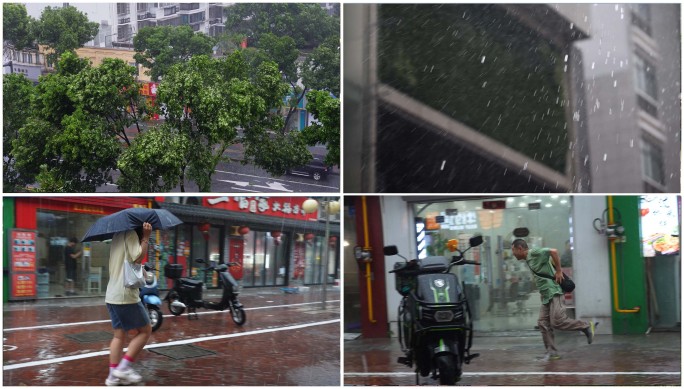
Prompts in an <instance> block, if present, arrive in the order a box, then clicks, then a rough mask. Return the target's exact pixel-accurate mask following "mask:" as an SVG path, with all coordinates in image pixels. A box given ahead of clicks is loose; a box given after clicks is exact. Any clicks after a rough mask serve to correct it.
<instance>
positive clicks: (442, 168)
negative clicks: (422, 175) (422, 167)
mask: <svg viewBox="0 0 684 389" xmlns="http://www.w3.org/2000/svg"><path fill="white" fill-rule="evenodd" d="M445 164H446V159H445V160H444V161H442V167H441V168H440V169H439V170H444V165H445Z"/></svg>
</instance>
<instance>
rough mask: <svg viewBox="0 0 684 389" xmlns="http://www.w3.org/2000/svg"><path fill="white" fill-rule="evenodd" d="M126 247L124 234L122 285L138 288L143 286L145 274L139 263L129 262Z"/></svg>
mask: <svg viewBox="0 0 684 389" xmlns="http://www.w3.org/2000/svg"><path fill="white" fill-rule="evenodd" d="M127 257H128V249H127V247H126V237H125V236H124V265H123V272H124V277H123V278H124V287H126V288H129V289H140V288H142V287H143V286H145V274H144V272H143V266H142V264H140V263H135V262H130V261H129V260H128V259H127Z"/></svg>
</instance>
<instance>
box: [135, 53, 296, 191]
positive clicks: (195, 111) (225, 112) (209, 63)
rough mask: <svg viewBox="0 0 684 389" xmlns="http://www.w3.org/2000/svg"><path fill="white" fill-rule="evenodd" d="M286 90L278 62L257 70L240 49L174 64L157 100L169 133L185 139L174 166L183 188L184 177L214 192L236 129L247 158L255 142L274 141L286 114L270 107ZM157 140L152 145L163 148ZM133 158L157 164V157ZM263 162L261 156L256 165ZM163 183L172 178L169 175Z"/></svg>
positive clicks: (266, 63)
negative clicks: (213, 181) (213, 183)
mask: <svg viewBox="0 0 684 389" xmlns="http://www.w3.org/2000/svg"><path fill="white" fill-rule="evenodd" d="M286 88H287V86H286V85H285V84H284V83H283V82H282V79H281V76H280V73H279V71H278V67H277V65H276V64H274V63H272V62H263V63H262V64H260V65H259V67H258V68H257V69H256V71H253V70H252V69H250V65H249V64H248V63H247V62H246V61H245V59H244V55H243V53H242V52H240V51H235V52H233V53H231V54H230V55H229V56H227V57H226V58H223V59H220V60H217V59H211V58H209V57H207V56H195V57H193V58H191V59H190V60H189V61H188V62H187V63H180V64H176V65H174V66H172V67H171V68H170V69H169V71H168V73H167V74H166V75H165V76H164V78H163V80H162V82H161V84H160V86H159V89H158V92H157V100H158V102H159V103H160V105H163V106H164V113H165V114H166V123H167V124H168V126H170V128H172V129H173V132H171V131H170V130H167V131H168V132H169V133H173V134H176V135H175V136H180V137H181V141H179V143H178V148H177V149H176V150H178V151H177V154H178V155H182V157H183V162H182V163H180V164H174V165H173V166H174V169H178V168H180V171H179V172H178V174H179V181H178V182H180V184H181V191H184V190H185V186H184V181H185V180H190V181H193V182H195V183H196V184H197V186H198V188H199V190H200V191H203V192H204V191H209V190H211V177H212V175H213V173H214V171H215V170H216V166H217V164H218V163H219V162H221V161H224V160H227V159H226V157H224V153H225V151H226V149H227V148H228V147H229V146H230V145H232V144H234V143H236V142H237V130H238V128H241V129H242V130H243V131H244V135H245V138H244V141H243V144H245V147H246V151H245V156H246V158H248V159H249V156H250V155H253V152H254V147H253V146H254V143H255V142H258V141H261V140H264V141H266V142H269V143H275V142H274V141H273V140H271V139H270V138H269V133H268V129H270V128H272V126H273V125H274V124H276V125H278V124H281V121H282V118H280V117H279V116H278V115H274V114H272V112H271V109H272V108H273V107H277V106H278V104H279V102H280V99H281V98H282V96H283V94H284V93H285V90H286ZM159 143H160V142H157V144H158V145H157V146H154V147H152V148H154V149H157V147H158V148H160V149H161V148H162V147H163V145H159ZM301 143H302V144H303V145H304V142H301ZM141 151H142V150H141ZM287 158H291V157H289V156H288V157H287ZM132 159H135V160H138V161H149V162H150V163H154V158H147V159H145V158H141V157H136V158H132ZM253 160H254V158H253V159H252V161H253ZM262 162H263V160H261V159H259V160H257V164H260V163H262ZM281 162H283V158H281ZM295 162H299V161H295ZM284 163H285V164H287V163H288V161H284ZM262 165H266V166H262V167H266V168H267V170H269V169H270V170H278V171H284V169H283V168H282V166H276V163H273V162H272V161H269V162H268V163H263V164H262ZM165 171H166V170H165ZM280 174H282V172H281V173H280ZM164 181H165V182H172V180H171V179H169V178H165V179H164ZM130 185H131V187H133V186H135V187H139V186H140V185H145V184H144V183H139V184H138V183H131V184H130Z"/></svg>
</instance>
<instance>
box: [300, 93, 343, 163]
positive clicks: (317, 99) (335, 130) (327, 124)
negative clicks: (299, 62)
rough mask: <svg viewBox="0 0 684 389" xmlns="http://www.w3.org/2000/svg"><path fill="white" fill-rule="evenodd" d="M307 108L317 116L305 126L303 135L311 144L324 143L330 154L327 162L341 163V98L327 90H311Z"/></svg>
mask: <svg viewBox="0 0 684 389" xmlns="http://www.w3.org/2000/svg"><path fill="white" fill-rule="evenodd" d="M306 97H307V99H308V104H307V105H306V108H307V109H308V110H309V112H311V114H312V115H313V116H314V118H316V122H314V123H312V124H311V125H309V126H307V127H306V128H304V130H303V131H302V135H303V136H304V139H305V140H306V142H307V143H308V144H309V145H310V146H315V145H317V144H324V145H326V147H327V150H328V155H326V157H325V163H326V164H328V165H339V164H340V100H339V99H336V98H334V97H332V96H331V95H330V92H327V91H315V90H314V91H310V92H309V93H307V95H306Z"/></svg>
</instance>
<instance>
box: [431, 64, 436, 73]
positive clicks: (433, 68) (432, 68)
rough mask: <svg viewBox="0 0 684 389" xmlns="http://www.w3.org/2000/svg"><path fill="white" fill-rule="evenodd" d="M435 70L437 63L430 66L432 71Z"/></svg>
mask: <svg viewBox="0 0 684 389" xmlns="http://www.w3.org/2000/svg"><path fill="white" fill-rule="evenodd" d="M433 70H435V65H432V67H431V68H430V73H432V71H433Z"/></svg>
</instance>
